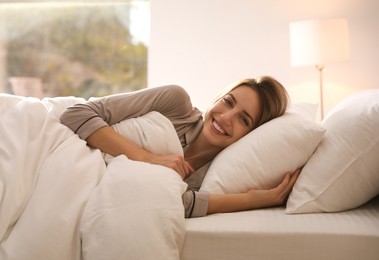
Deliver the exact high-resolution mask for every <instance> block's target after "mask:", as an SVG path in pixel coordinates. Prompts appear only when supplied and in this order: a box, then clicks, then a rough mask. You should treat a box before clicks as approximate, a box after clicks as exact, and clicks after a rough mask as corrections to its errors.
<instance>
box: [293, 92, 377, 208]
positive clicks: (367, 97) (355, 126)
mask: <svg viewBox="0 0 379 260" xmlns="http://www.w3.org/2000/svg"><path fill="white" fill-rule="evenodd" d="M323 125H324V127H325V128H326V135H325V137H324V138H323V140H322V142H321V143H320V145H319V146H318V148H317V150H316V152H315V153H314V155H313V156H312V157H311V158H310V159H309V161H308V162H307V164H306V165H305V167H304V168H303V170H302V173H301V174H300V177H299V179H298V180H297V182H296V184H295V186H294V188H293V190H292V193H291V195H290V197H289V199H288V202H287V208H286V212H287V213H308V212H323V211H324V212H336V211H342V210H347V209H352V208H355V207H357V206H360V205H361V204H363V203H365V202H367V201H368V200H370V199H371V198H373V197H374V196H375V195H377V194H378V193H379V89H372V90H366V91H362V92H359V93H356V94H354V95H352V96H350V97H349V98H347V99H346V100H344V101H342V102H341V103H340V104H338V105H337V106H336V107H335V108H334V109H333V110H332V111H330V113H329V114H328V115H327V117H326V118H325V120H324V121H323Z"/></svg>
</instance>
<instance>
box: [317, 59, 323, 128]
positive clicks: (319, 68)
mask: <svg viewBox="0 0 379 260" xmlns="http://www.w3.org/2000/svg"><path fill="white" fill-rule="evenodd" d="M316 68H317V69H318V71H319V77H320V114H321V121H322V120H323V119H324V93H323V72H324V68H325V66H324V65H322V64H318V65H316Z"/></svg>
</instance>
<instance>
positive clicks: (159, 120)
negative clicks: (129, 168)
mask: <svg viewBox="0 0 379 260" xmlns="http://www.w3.org/2000/svg"><path fill="white" fill-rule="evenodd" d="M111 127H112V128H113V129H114V130H115V131H116V132H118V133H119V134H121V135H123V136H126V137H128V138H129V139H130V140H132V141H133V142H134V143H136V144H138V145H139V146H141V147H143V148H145V149H146V150H148V151H149V152H152V153H154V154H176V155H183V149H182V145H181V144H180V140H179V138H178V134H177V132H176V130H175V128H174V126H173V124H172V123H171V121H170V120H169V119H168V118H166V117H165V116H164V115H162V114H160V113H159V112H156V111H152V112H149V113H147V114H145V115H142V116H140V117H137V118H129V119H126V120H123V121H121V122H119V123H117V124H114V125H112V126H111ZM103 156H104V160H105V161H106V162H107V163H109V161H110V160H111V159H112V158H113V156H111V155H109V154H105V153H103Z"/></svg>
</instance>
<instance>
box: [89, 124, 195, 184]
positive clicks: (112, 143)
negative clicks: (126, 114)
mask: <svg viewBox="0 0 379 260" xmlns="http://www.w3.org/2000/svg"><path fill="white" fill-rule="evenodd" d="M86 141H87V143H88V144H89V145H90V146H92V147H94V148H98V149H100V150H101V151H102V152H105V153H108V154H110V155H112V156H118V155H120V154H124V155H126V156H127V157H128V158H129V159H131V160H135V161H141V162H148V163H152V164H159V165H163V166H166V167H169V168H171V169H173V170H175V171H176V172H178V173H179V175H180V176H181V177H182V179H185V178H186V176H187V175H188V174H190V173H192V172H193V168H192V167H191V166H190V164H189V163H188V162H187V161H185V160H184V157H182V156H177V155H156V154H153V153H150V152H148V151H147V150H145V149H143V148H142V147H140V146H139V145H137V144H135V143H134V142H133V141H131V140H130V139H128V138H126V137H124V136H122V135H120V134H119V133H117V132H116V131H114V130H113V128H111V127H109V126H104V127H102V128H99V129H97V130H96V131H95V132H93V133H92V134H91V135H90V136H88V137H87V139H86Z"/></svg>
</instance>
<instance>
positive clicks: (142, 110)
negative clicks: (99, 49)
mask: <svg viewBox="0 0 379 260" xmlns="http://www.w3.org/2000/svg"><path fill="white" fill-rule="evenodd" d="M150 111H157V112H160V113H161V114H162V115H164V116H166V117H167V118H168V119H170V120H171V121H172V122H173V123H175V121H179V122H182V121H183V119H186V118H191V116H193V114H194V110H193V107H192V103H191V101H190V98H189V96H188V94H187V92H186V91H185V90H184V89H183V88H181V87H179V86H176V85H168V86H162V87H155V88H147V89H143V90H140V91H134V92H128V93H123V94H115V95H110V96H106V97H102V98H97V99H94V100H91V101H87V102H85V103H82V104H76V105H74V106H71V107H68V108H67V109H66V110H65V111H64V112H63V114H62V115H61V117H60V121H61V123H62V124H64V125H66V126H68V127H69V128H70V129H71V130H72V131H74V132H75V133H77V134H78V135H79V136H80V138H82V139H86V138H87V137H88V136H89V135H91V134H92V133H93V132H95V131H96V130H97V129H99V128H101V127H104V126H107V125H113V124H116V123H118V122H120V121H122V120H125V119H128V118H135V117H138V116H141V115H144V114H146V113H148V112H150ZM196 114H199V113H198V112H197V113H196ZM196 117H197V119H198V118H199V115H196ZM191 119H192V118H191ZM193 121H195V120H193Z"/></svg>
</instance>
